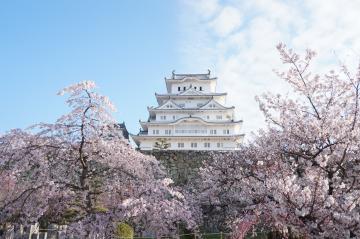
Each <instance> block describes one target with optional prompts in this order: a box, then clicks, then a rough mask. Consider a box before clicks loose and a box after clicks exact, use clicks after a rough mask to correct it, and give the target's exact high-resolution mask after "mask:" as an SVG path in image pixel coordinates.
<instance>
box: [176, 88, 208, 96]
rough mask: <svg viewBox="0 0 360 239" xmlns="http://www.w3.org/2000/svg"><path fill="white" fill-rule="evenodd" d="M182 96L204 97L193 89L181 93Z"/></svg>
mask: <svg viewBox="0 0 360 239" xmlns="http://www.w3.org/2000/svg"><path fill="white" fill-rule="evenodd" d="M180 95H203V93H202V92H199V91H196V90H194V89H193V88H190V89H187V90H186V91H184V92H181V93H180Z"/></svg>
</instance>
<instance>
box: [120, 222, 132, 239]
mask: <svg viewBox="0 0 360 239" xmlns="http://www.w3.org/2000/svg"><path fill="white" fill-rule="evenodd" d="M115 235H116V238H119V239H120V238H121V239H133V237H134V229H133V228H132V227H131V226H130V225H129V224H126V223H125V222H120V223H118V224H117V225H116V228H115Z"/></svg>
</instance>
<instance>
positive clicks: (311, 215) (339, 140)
mask: <svg viewBox="0 0 360 239" xmlns="http://www.w3.org/2000/svg"><path fill="white" fill-rule="evenodd" d="M277 49H278V51H279V53H280V57H281V59H282V61H283V63H284V64H285V66H286V67H287V71H285V72H277V74H278V75H279V77H280V78H282V79H284V80H285V81H287V82H288V83H289V84H290V86H291V87H292V89H293V90H294V94H293V95H291V96H281V95H279V94H277V95H275V94H272V93H266V94H263V95H262V96H261V97H258V98H257V100H258V102H259V105H260V109H261V111H262V112H263V113H264V115H265V118H266V121H267V123H268V127H267V129H265V130H261V131H259V133H258V134H257V135H256V136H254V140H253V141H252V142H251V143H249V145H246V146H244V147H243V148H242V149H241V150H240V152H238V153H231V154H227V155H223V156H220V157H219V156H218V157H215V159H214V160H212V161H209V162H208V163H207V165H206V166H205V167H204V168H203V169H202V172H201V174H202V180H203V182H204V183H203V185H202V191H201V193H200V194H199V195H200V198H201V200H202V201H204V200H208V204H211V205H220V206H221V205H226V208H227V210H228V212H229V215H228V219H229V220H230V221H232V222H237V221H238V220H239V218H243V217H244V216H254V217H257V218H259V224H261V225H267V226H269V225H270V226H271V227H272V228H275V229H277V230H279V231H281V232H283V235H285V236H286V235H287V236H296V235H297V236H301V237H305V238H358V237H360V214H359V212H360V210H359V209H360V208H359V203H360V171H359V170H360V167H359V162H360V161H359V160H360V156H359V155H360V154H359V151H360V132H359V130H360V123H359V86H360V67H359V68H358V69H357V72H356V73H355V74H351V72H350V71H349V70H348V69H347V67H346V66H344V65H342V66H341V69H340V70H339V72H335V71H330V72H329V73H328V74H325V75H322V76H320V75H318V74H314V73H311V72H310V67H311V62H312V60H313V58H314V56H315V52H313V51H311V50H306V54H305V56H304V57H301V56H300V55H298V54H297V53H295V52H294V51H293V50H291V49H288V48H287V47H286V46H285V45H284V44H279V45H278V46H277Z"/></svg>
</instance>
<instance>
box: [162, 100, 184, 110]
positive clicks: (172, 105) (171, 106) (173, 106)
mask: <svg viewBox="0 0 360 239" xmlns="http://www.w3.org/2000/svg"><path fill="white" fill-rule="evenodd" d="M156 109H159V110H163V109H166V110H167V109H181V107H179V106H178V105H177V104H175V103H174V102H173V101H172V100H168V101H166V102H165V103H164V104H163V105H161V106H158V107H156Z"/></svg>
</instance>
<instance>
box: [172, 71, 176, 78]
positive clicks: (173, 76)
mask: <svg viewBox="0 0 360 239" xmlns="http://www.w3.org/2000/svg"><path fill="white" fill-rule="evenodd" d="M172 78H173V79H174V78H175V70H173V71H172Z"/></svg>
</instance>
